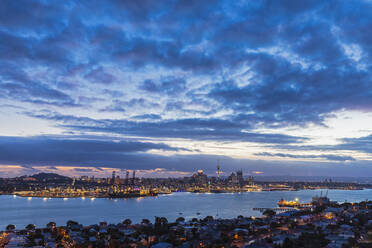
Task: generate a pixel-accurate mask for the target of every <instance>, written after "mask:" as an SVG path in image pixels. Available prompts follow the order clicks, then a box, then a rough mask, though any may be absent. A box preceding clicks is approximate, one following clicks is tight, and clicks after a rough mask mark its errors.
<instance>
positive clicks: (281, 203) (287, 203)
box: [278, 198, 301, 208]
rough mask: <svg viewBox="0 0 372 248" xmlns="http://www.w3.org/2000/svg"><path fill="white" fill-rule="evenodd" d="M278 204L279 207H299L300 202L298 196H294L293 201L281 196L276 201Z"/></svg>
mask: <svg viewBox="0 0 372 248" xmlns="http://www.w3.org/2000/svg"><path fill="white" fill-rule="evenodd" d="M278 206H279V207H292V208H295V207H300V206H301V203H300V202H299V201H298V198H296V199H295V200H294V201H286V200H284V199H283V198H282V199H280V201H278Z"/></svg>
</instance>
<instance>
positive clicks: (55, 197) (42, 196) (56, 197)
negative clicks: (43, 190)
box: [0, 188, 370, 199]
mask: <svg viewBox="0 0 372 248" xmlns="http://www.w3.org/2000/svg"><path fill="white" fill-rule="evenodd" d="M366 189H370V188H361V189H300V190H257V191H236V192H190V191H177V192H171V193H159V194H158V195H143V196H134V197H107V196H44V195H20V194H11V193H7V194H3V193H0V196H2V195H8V196H16V197H22V198H29V197H31V198H47V199H66V198H67V199H74V198H82V199H85V198H86V199H136V198H147V197H157V196H159V195H172V194H173V193H191V194H205V195H211V194H214V195H221V194H244V193H254V192H301V191H306V190H310V191H315V190H321V191H323V190H336V191H338V190H343V191H364V190H366Z"/></svg>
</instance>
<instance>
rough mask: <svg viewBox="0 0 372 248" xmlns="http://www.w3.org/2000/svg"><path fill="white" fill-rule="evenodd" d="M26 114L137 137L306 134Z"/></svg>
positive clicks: (276, 140)
mask: <svg viewBox="0 0 372 248" xmlns="http://www.w3.org/2000/svg"><path fill="white" fill-rule="evenodd" d="M26 114H27V115H28V116H31V117H36V118H40V119H44V120H53V121H57V122H58V123H60V124H59V126H61V127H64V128H68V129H71V130H76V131H83V132H86V131H88V132H97V133H101V132H105V133H113V134H123V135H129V136H139V137H152V138H156V137H160V138H161V137H163V138H183V139H195V140H216V141H245V142H257V143H269V144H270V143H271V144H290V143H302V142H304V141H306V140H308V138H305V137H297V136H290V135H285V134H275V133H273V134H270V133H258V132H248V131H245V130H244V129H245V128H246V127H247V128H248V129H249V126H247V125H246V124H245V123H244V122H242V123H238V122H232V121H230V120H220V119H212V118H211V119H197V118H195V119H177V120H161V121H139V122H138V121H129V120H125V119H115V120H114V119H101V120H96V119H91V118H87V117H75V116H71V115H61V114H58V113H53V112H49V111H46V112H44V113H40V114H35V113H26Z"/></svg>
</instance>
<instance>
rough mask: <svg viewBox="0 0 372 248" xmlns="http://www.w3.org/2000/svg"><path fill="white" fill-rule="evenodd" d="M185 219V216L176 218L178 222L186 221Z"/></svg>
mask: <svg viewBox="0 0 372 248" xmlns="http://www.w3.org/2000/svg"><path fill="white" fill-rule="evenodd" d="M184 221H185V218H183V217H178V218H177V220H176V222H177V223H178V222H184Z"/></svg>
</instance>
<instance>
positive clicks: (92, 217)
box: [0, 189, 372, 230]
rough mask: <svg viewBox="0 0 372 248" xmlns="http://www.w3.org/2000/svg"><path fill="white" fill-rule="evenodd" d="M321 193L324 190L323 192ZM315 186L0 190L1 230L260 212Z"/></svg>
mask: <svg viewBox="0 0 372 248" xmlns="http://www.w3.org/2000/svg"><path fill="white" fill-rule="evenodd" d="M322 193H323V195H324V194H325V191H323V192H322ZM320 194H321V191H320V190H302V191H271V192H247V193H226V194H225V193H223V194H195V193H173V194H170V195H160V196H157V197H145V198H134V199H104V198H97V199H90V198H85V199H83V198H65V199H63V198H52V199H49V198H27V197H25V198H24V197H15V196H12V195H2V196H0V230H4V229H5V227H6V226H7V225H8V224H15V225H16V227H17V229H21V228H24V227H25V226H26V225H27V224H30V223H32V224H35V225H36V226H37V227H45V225H46V224H47V223H48V222H50V221H54V222H56V223H57V225H65V224H66V222H67V221H68V220H75V221H78V222H79V223H81V224H84V225H89V224H97V223H99V222H100V221H107V222H108V223H119V222H121V221H123V220H124V219H127V218H129V219H131V220H132V221H133V222H140V221H141V220H142V219H145V218H146V219H149V220H151V221H153V220H154V217H155V216H162V217H166V218H167V219H168V220H169V221H174V220H175V219H176V218H178V217H180V216H182V217H184V218H185V219H191V218H193V217H197V218H202V217H205V216H208V215H211V216H213V217H217V218H235V217H237V216H238V215H243V216H260V215H261V213H260V212H257V211H253V210H252V208H256V207H257V208H259V207H276V203H277V201H278V200H280V199H281V198H284V199H287V200H293V199H294V198H299V199H300V201H301V202H309V201H311V198H312V197H313V196H315V195H320ZM328 197H329V198H330V199H331V200H333V201H338V202H345V201H348V202H359V201H364V200H366V199H372V189H366V190H329V191H328Z"/></svg>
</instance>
